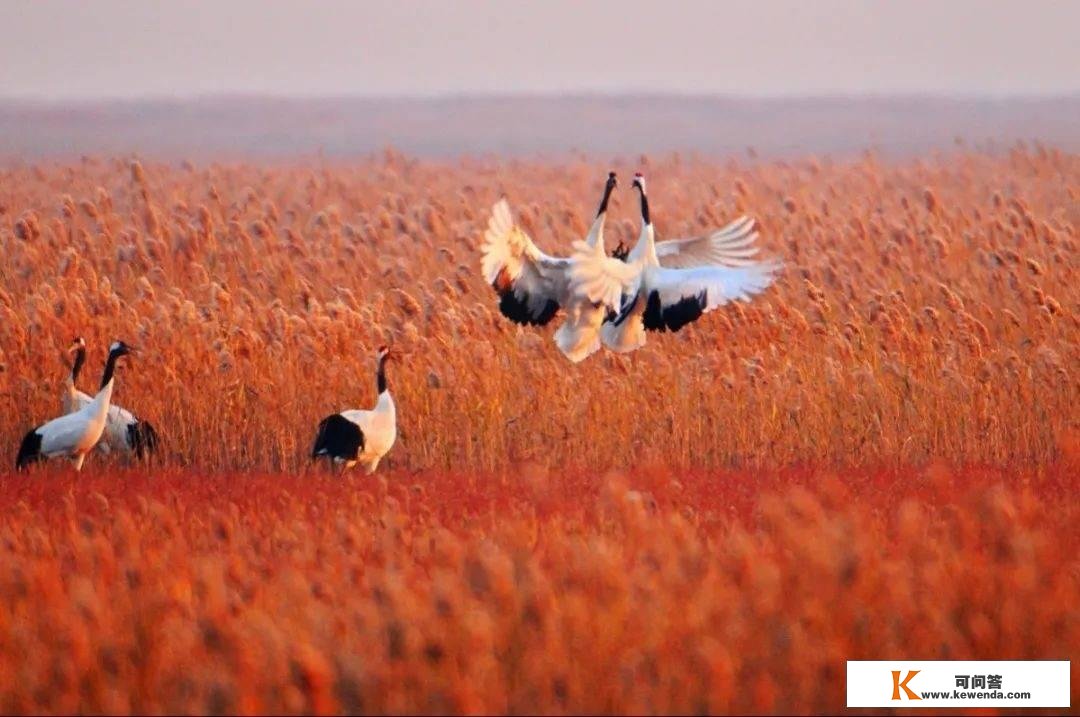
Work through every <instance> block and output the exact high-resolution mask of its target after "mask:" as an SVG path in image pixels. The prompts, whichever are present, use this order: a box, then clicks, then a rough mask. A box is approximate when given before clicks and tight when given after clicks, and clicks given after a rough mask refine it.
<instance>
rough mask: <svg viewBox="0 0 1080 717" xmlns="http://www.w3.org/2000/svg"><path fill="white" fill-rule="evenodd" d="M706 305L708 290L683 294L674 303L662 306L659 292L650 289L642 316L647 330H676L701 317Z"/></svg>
mask: <svg viewBox="0 0 1080 717" xmlns="http://www.w3.org/2000/svg"><path fill="white" fill-rule="evenodd" d="M707 305H708V292H707V291H705V290H702V291H701V293H699V294H697V295H696V296H684V297H683V298H681V299H679V300H678V301H676V302H675V303H674V304H669V305H668V306H664V305H663V304H662V303H661V302H660V294H659V292H657V291H655V290H654V291H652V292H651V293H650V294H649V301H648V303H647V304H646V305H645V314H644V316H643V317H642V318H643V321H644V324H645V329H646V330H647V331H678V330H679V329H681V328H682V327H684V326H686V325H687V324H690V323H693V322H694V321H697V320H698V319H699V318H701V315H702V314H704V313H705V307H706V306H707Z"/></svg>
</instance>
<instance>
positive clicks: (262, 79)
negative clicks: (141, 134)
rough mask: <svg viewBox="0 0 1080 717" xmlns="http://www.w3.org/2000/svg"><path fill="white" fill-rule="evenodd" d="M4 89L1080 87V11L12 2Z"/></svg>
mask: <svg viewBox="0 0 1080 717" xmlns="http://www.w3.org/2000/svg"><path fill="white" fill-rule="evenodd" d="M0 28H2V36H0V96H31V97H44V98H72V97H78V98H88V97H102V96H117V97H137V96H145V95H192V94H216V93H233V92H243V93H272V94H281V95H326V94H360V95H378V94H395V95H432V94H447V93H461V92H498V93H503V92H538V91H539V92H588V91H596V90H599V91H603V92H626V91H648V92H692V93H713V92H722V93H748V94H764V95H783V94H792V93H794V94H819V93H863V92H874V93H891V92H933V93H965V94H1016V93H1023V94H1061V93H1077V92H1080V2H1065V1H1063V2H1048V1H1046V0H1023V1H1016V0H1008V1H1001V0H962V1H956V2H949V1H947V0H937V1H932V2H915V1H914V0H909V1H907V2H871V1H869V0H867V1H866V2H860V1H857V0H802V1H793V2H777V1H773V0H770V1H763V0H756V1H754V2H707V1H704V0H702V1H695V2H666V1H663V0H616V1H615V2H572V1H571V0H541V1H537V2H528V3H524V2H514V1H512V0H504V1H502V2H494V1H493V2H471V1H464V0H463V1H461V2H442V1H438V2H416V3H411V2H405V1H404V0H397V1H387V2H383V1H378V2H352V3H344V2H262V1H255V0H244V1H237V2H228V1H226V2H190V1H184V2H176V1H171V2H169V1H166V0H163V1H162V2H157V1H152V2H147V1H143V0H139V1H134V0H133V1H131V2H121V1H118V0H96V1H93V2H55V1H53V0H46V1H38V0H34V1H26V2H23V1H15V0H0Z"/></svg>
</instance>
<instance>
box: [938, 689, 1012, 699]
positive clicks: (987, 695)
mask: <svg viewBox="0 0 1080 717" xmlns="http://www.w3.org/2000/svg"><path fill="white" fill-rule="evenodd" d="M919 694H920V695H921V696H922V698H923V699H924V700H949V699H953V700H1030V699H1031V693H1030V692H1002V691H1001V690H995V691H992V692H966V691H964V690H953V691H952V692H920V693H919Z"/></svg>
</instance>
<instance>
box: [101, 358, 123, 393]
mask: <svg viewBox="0 0 1080 717" xmlns="http://www.w3.org/2000/svg"><path fill="white" fill-rule="evenodd" d="M122 355H123V354H119V353H116V352H113V351H110V352H109V358H108V360H107V361H106V362H105V373H103V374H101V388H105V386H107V385H108V383H109V381H112V379H113V371H115V370H116V360H117V359H118V358H120V357H121V356H122ZM98 390H99V391H100V390H101V389H100V388H99V389H98Z"/></svg>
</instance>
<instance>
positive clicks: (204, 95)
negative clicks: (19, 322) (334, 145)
mask: <svg viewBox="0 0 1080 717" xmlns="http://www.w3.org/2000/svg"><path fill="white" fill-rule="evenodd" d="M650 98H663V99H679V100H732V101H759V102H760V101H766V102H776V101H808V100H846V101H852V100H863V101H866V100H876V101H881V100H912V99H917V100H939V101H940V100H949V101H968V102H971V101H982V102H986V101H995V102H1001V101H1024V102H1030V101H1053V100H1080V90H1074V91H1069V92H986V91H970V92H967V91H965V92H952V91H948V92H946V91H937V90H903V91H886V92H883V91H821V92H798V93H768V92H762V93H757V92H723V91H717V92H689V91H680V90H664V91H657V90H569V91H551V90H538V91H528V90H520V91H519V90H506V91H497V92H496V91H492V92H488V91H460V92H458V91H454V92H444V93H431V94H427V93H363V92H344V93H325V94H302V93H296V94H290V93H282V92H259V91H246V90H238V91H224V92H194V93H184V94H162V93H148V94H142V95H111V94H102V95H71V96H47V95H31V94H11V95H6V94H0V104H22V105H38V106H48V105H52V106H73V105H76V106H77V105H95V104H167V103H183V102H206V101H277V102H327V101H337V102H340V101H390V102H440V101H461V100H474V101H475V100H534V99H541V100H543V99H548V100H555V99H561V100H566V99H573V100H588V99H602V100H628V99H650Z"/></svg>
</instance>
